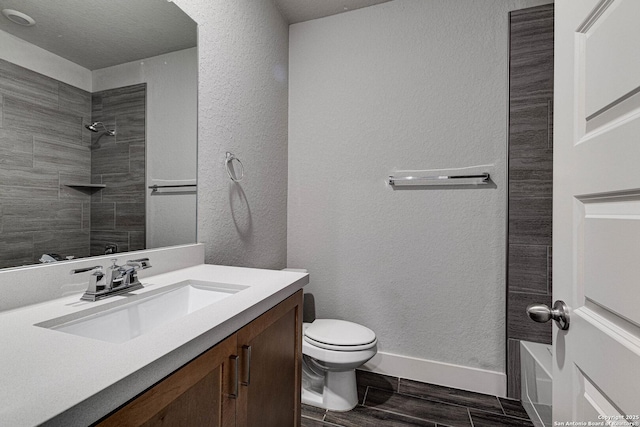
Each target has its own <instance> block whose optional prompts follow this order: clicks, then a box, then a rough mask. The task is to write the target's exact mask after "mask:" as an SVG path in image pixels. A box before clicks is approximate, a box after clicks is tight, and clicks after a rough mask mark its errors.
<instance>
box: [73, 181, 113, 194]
mask: <svg viewBox="0 0 640 427" xmlns="http://www.w3.org/2000/svg"><path fill="white" fill-rule="evenodd" d="M64 185H65V186H67V187H70V188H74V189H76V190H81V191H90V192H92V193H93V192H94V191H99V190H102V189H103V188H107V186H106V184H83V183H75V182H73V183H67V184H64Z"/></svg>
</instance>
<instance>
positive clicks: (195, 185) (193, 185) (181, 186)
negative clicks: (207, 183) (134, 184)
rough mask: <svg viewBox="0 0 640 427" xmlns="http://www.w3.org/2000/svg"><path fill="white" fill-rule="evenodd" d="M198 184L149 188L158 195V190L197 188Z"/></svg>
mask: <svg viewBox="0 0 640 427" xmlns="http://www.w3.org/2000/svg"><path fill="white" fill-rule="evenodd" d="M197 186H198V185H197V184H180V185H150V186H149V188H150V189H151V190H153V191H152V193H156V192H158V190H161V189H163V188H187V187H194V189H195V187H197Z"/></svg>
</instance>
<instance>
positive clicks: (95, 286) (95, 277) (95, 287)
mask: <svg viewBox="0 0 640 427" xmlns="http://www.w3.org/2000/svg"><path fill="white" fill-rule="evenodd" d="M88 271H93V273H91V277H90V278H89V287H88V288H87V292H85V295H86V294H96V293H97V292H99V291H101V290H102V289H104V286H105V285H104V283H100V282H102V280H103V279H104V271H103V270H102V266H101V265H96V266H94V267H85V268H76V269H74V270H71V271H70V272H69V274H78V273H86V272H88Z"/></svg>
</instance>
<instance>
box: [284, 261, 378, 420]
mask: <svg viewBox="0 0 640 427" xmlns="http://www.w3.org/2000/svg"><path fill="white" fill-rule="evenodd" d="M284 270H285V271H295V272H298V273H307V270H305V269H297V268H285V269H284ZM313 316H314V317H315V312H314V314H313ZM377 343H378V339H377V338H376V334H375V333H374V332H373V331H372V330H371V329H369V328H367V327H364V326H362V325H358V324H357V323H353V322H347V321H345V320H336V319H315V320H314V321H313V322H311V323H303V324H302V403H304V404H306V405H311V406H315V407H318V408H322V409H329V410H331V411H350V410H352V409H353V408H355V407H356V405H357V404H358V389H357V387H356V368H358V367H360V366H362V365H364V364H365V363H366V362H367V361H368V360H369V359H371V358H372V357H373V356H375V354H376V352H377V351H378V348H377V346H376V344H377Z"/></svg>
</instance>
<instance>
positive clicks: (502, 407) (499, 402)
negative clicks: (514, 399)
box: [498, 399, 507, 415]
mask: <svg viewBox="0 0 640 427" xmlns="http://www.w3.org/2000/svg"><path fill="white" fill-rule="evenodd" d="M498 404H499V405H500V409H502V413H503V414H505V415H507V413H506V412H505V410H504V406H502V402H501V401H500V399H498Z"/></svg>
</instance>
